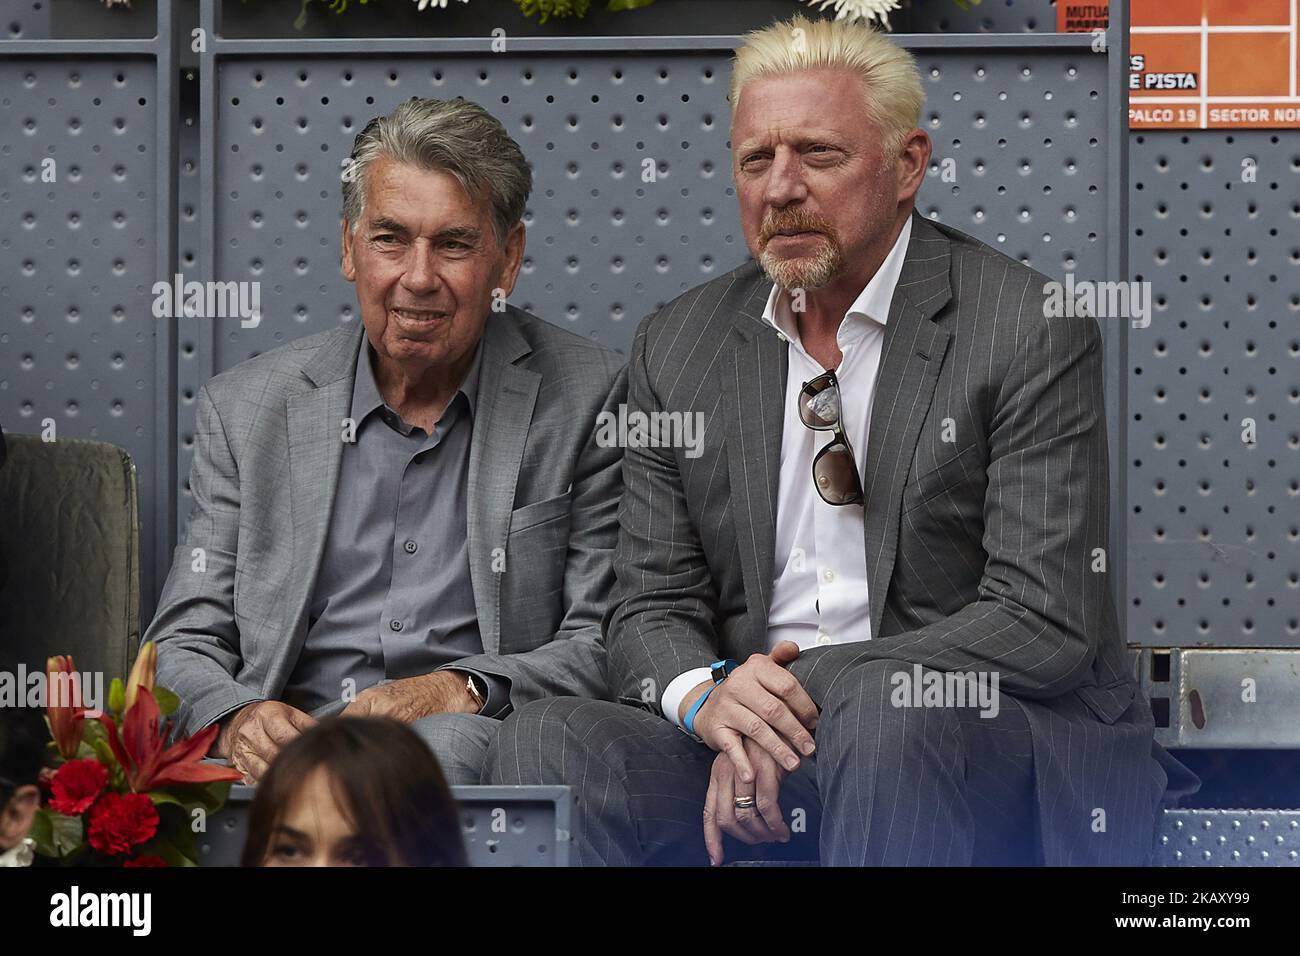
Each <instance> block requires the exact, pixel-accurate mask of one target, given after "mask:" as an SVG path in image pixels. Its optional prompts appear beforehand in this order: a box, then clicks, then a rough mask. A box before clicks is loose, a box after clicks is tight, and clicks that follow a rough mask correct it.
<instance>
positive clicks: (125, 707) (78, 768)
mask: <svg viewBox="0 0 1300 956" xmlns="http://www.w3.org/2000/svg"><path fill="white" fill-rule="evenodd" d="M157 659H158V657H157V650H156V648H155V646H154V644H153V643H152V642H149V643H147V644H145V645H144V646H142V647H141V648H140V653H139V655H138V656H137V658H136V661H135V665H134V666H133V667H132V668H131V674H130V676H129V677H128V678H127V682H126V685H125V686H123V684H122V681H121V680H119V679H117V678H114V679H113V682H112V684H111V685H110V687H109V693H108V711H107V712H106V713H100V714H98V715H96V716H94V717H93V719H92V716H91V715H90V714H89V713H88V712H87V709H86V708H85V707H84V706H83V702H82V698H81V689H80V684H79V682H78V680H77V673H76V670H75V668H74V666H73V662H72V658H71V657H62V656H60V657H51V658H50V659H49V661H48V663H47V665H46V674H47V676H48V678H49V684H48V686H49V687H51V688H53V687H66V688H68V689H69V694H68V695H67V696H68V698H69V699H56V696H57V695H54V694H51V695H50V699H49V700H48V701H47V704H48V706H47V708H46V720H47V723H48V724H49V728H50V737H51V744H50V746H51V748H52V749H54V750H55V751H57V753H58V756H57V760H56V762H57V764H58V766H57V768H55V769H53V770H46V771H45V772H44V773H43V774H42V783H43V785H44V786H45V788H46V790H47V796H46V799H45V805H44V806H42V807H41V809H40V810H39V811H38V812H37V816H36V821H35V823H34V825H33V827H32V837H33V839H34V840H35V842H36V852H37V853H38V854H40V855H42V856H45V857H50V858H52V859H54V860H57V861H58V862H59V863H62V864H67V865H77V866H124V867H137V866H194V865H196V863H197V855H196V853H195V849H194V833H195V832H201V827H200V826H199V825H197V824H198V821H206V819H207V817H208V816H209V815H211V814H212V813H214V812H216V811H217V810H219V809H221V807H222V806H223V805H224V804H225V802H226V796H227V795H228V794H229V792H230V784H231V783H232V782H234V781H237V780H239V779H240V774H239V772H238V771H236V770H232V769H229V768H226V767H220V766H217V765H216V764H205V763H202V762H201V761H202V760H203V757H204V756H205V755H206V754H207V752H208V748H209V747H211V746H212V741H213V739H214V738H215V737H216V735H217V733H218V729H217V727H216V726H215V725H214V726H211V727H208V728H206V729H204V730H201V731H199V733H197V734H194V735H193V736H191V737H187V738H185V739H183V740H179V741H177V742H176V743H174V744H172V745H171V746H168V745H167V737H168V732H169V727H170V723H169V722H168V721H167V720H166V719H165V718H166V717H167V716H169V715H170V714H172V713H173V712H175V710H176V707H177V705H178V704H179V700H178V699H177V697H176V695H175V694H173V693H172V692H171V691H169V690H167V689H166V688H164V687H159V686H155V684H154V672H155V670H156V667H157Z"/></svg>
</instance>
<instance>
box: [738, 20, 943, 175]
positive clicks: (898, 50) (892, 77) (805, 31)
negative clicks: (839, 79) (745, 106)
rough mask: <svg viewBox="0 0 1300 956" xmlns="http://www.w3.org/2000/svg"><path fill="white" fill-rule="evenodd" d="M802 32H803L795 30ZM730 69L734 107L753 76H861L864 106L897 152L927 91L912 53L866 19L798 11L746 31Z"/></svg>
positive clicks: (888, 146)
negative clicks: (830, 72) (812, 16)
mask: <svg viewBox="0 0 1300 956" xmlns="http://www.w3.org/2000/svg"><path fill="white" fill-rule="evenodd" d="M796 31H801V32H796ZM743 39H744V41H745V42H744V44H743V45H742V46H740V47H738V48H737V49H736V51H735V54H736V56H735V59H734V60H733V66H732V71H731V111H732V116H735V113H736V108H737V106H738V105H739V104H740V93H741V90H742V89H744V86H745V84H746V83H748V82H749V81H750V80H754V79H758V78H760V77H768V76H784V75H788V74H791V73H798V72H801V71H804V70H816V69H845V70H852V71H853V72H855V73H857V74H858V75H859V76H860V77H861V78H862V87H863V109H864V112H865V113H866V114H867V116H868V117H869V118H870V119H871V121H872V122H873V123H874V124H875V125H876V127H877V128H878V129H879V130H880V131H881V133H882V135H883V136H884V138H885V145H886V153H887V154H889V155H893V154H895V153H897V152H898V150H899V149H901V148H902V145H903V140H904V139H905V138H906V136H907V134H908V133H910V132H911V131H912V130H913V129H914V128H915V127H916V125H917V123H918V122H919V121H920V118H921V106H922V105H923V104H924V103H925V92H924V91H923V90H922V88H921V74H920V72H919V71H918V70H917V68H916V60H915V59H914V58H913V57H912V54H910V53H908V52H907V51H906V50H904V49H903V48H902V47H900V46H898V45H897V44H896V43H894V42H893V41H892V40H890V39H889V38H888V37H886V36H885V35H884V34H883V33H880V32H879V31H877V30H875V29H873V28H871V27H869V26H867V25H866V24H864V23H848V22H847V21H844V20H809V19H808V18H807V17H804V16H802V15H796V16H794V17H791V18H790V19H789V20H784V21H781V22H778V23H774V24H772V25H771V26H769V27H764V28H763V29H761V30H753V31H751V32H749V33H747V34H745V36H744V38H743Z"/></svg>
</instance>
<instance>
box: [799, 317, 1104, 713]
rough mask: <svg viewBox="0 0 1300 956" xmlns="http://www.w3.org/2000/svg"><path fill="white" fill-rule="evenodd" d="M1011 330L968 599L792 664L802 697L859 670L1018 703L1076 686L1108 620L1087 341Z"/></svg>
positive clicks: (1048, 330)
mask: <svg viewBox="0 0 1300 956" xmlns="http://www.w3.org/2000/svg"><path fill="white" fill-rule="evenodd" d="M1026 320H1027V321H1026ZM1022 322H1024V324H1027V325H1028V326H1029V327H1030V328H1029V332H1028V334H1026V335H1024V336H1023V337H1022V339H1021V341H1020V343H1019V347H1018V348H1017V351H1016V353H1015V355H1014V357H1013V359H1012V360H1011V365H1010V368H1009V370H1008V373H1007V376H1006V378H1005V380H1004V381H1003V383H1002V385H1001V388H1000V390H999V393H998V395H997V398H996V400H995V405H994V410H993V414H992V419H991V423H990V431H989V465H988V485H987V489H986V492H985V498H984V514H983V517H984V533H983V541H982V544H983V550H984V552H985V561H984V568H983V573H982V576H981V580H980V584H979V596H978V599H977V600H975V601H974V602H972V603H970V604H968V605H966V606H965V607H963V608H961V609H960V610H959V611H957V612H956V613H955V614H952V615H951V616H949V617H947V618H944V619H943V620H940V621H936V622H934V623H933V624H929V625H926V626H924V627H921V628H917V629H916V630H913V631H909V632H907V633H903V634H898V635H892V636H889V637H882V638H877V639H874V640H871V641H868V642H865V643H862V644H846V645H840V646H836V647H832V648H825V649H816V650H814V651H812V652H808V653H805V654H804V655H803V656H801V657H800V659H799V660H797V661H795V663H794V664H793V665H791V668H790V669H791V672H792V673H794V674H795V676H796V677H798V678H799V679H800V680H801V681H802V682H803V683H804V684H805V686H807V687H809V689H810V692H811V691H812V689H813V687H812V685H811V684H810V682H815V683H816V684H817V685H818V686H822V687H825V686H829V684H827V683H825V681H827V680H833V679H834V676H835V675H836V674H837V673H838V672H839V671H840V670H842V669H843V667H845V666H848V665H849V664H852V663H855V662H857V661H860V660H871V659H887V660H898V661H902V662H904V663H908V664H920V665H922V666H925V667H930V668H934V669H936V670H940V671H982V672H989V673H996V674H997V675H998V681H999V686H1000V688H1001V689H1002V690H1004V691H1006V692H1008V693H1012V694H1017V695H1020V696H1022V697H1026V698H1030V699H1034V698H1037V699H1047V698H1052V697H1056V696H1059V695H1061V694H1063V693H1066V692H1068V691H1071V690H1074V689H1075V688H1077V687H1079V686H1081V685H1082V684H1083V683H1084V682H1085V680H1086V679H1087V676H1088V673H1089V671H1090V668H1091V667H1092V664H1093V660H1094V658H1095V657H1096V654H1097V648H1098V642H1099V641H1100V640H1101V635H1102V634H1105V633H1111V630H1110V629H1107V628H1105V627H1103V626H1102V625H1103V623H1104V622H1105V621H1106V616H1107V615H1111V614H1113V608H1112V605H1111V603H1110V598H1109V592H1108V590H1107V587H1108V581H1107V579H1108V576H1107V574H1106V573H1103V571H1102V569H1101V567H1100V566H1099V565H1098V554H1097V553H1096V549H1104V548H1105V547H1106V545H1107V522H1108V515H1107V496H1108V475H1107V469H1108V462H1107V447H1106V422H1105V417H1104V407H1105V405H1104V400H1103V390H1102V354H1101V353H1102V350H1101V333H1100V330H1099V329H1098V327H1097V324H1096V321H1095V320H1094V319H1092V318H1091V317H1088V316H1080V317H1077V318H1062V319H1044V318H1043V317H1042V315H1041V314H1038V315H1031V314H1030V313H1029V312H1028V311H1026V312H1025V313H1024V314H1023V315H1022ZM920 520H924V516H922V518H921V519H920ZM813 696H814V699H817V695H816V694H814V695H813Z"/></svg>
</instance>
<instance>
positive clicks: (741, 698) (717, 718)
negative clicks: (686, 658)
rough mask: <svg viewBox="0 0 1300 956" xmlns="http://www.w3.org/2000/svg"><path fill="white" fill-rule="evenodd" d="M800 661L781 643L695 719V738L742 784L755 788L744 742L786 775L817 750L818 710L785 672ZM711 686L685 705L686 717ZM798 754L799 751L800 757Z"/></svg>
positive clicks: (724, 686)
mask: <svg viewBox="0 0 1300 956" xmlns="http://www.w3.org/2000/svg"><path fill="white" fill-rule="evenodd" d="M798 656H799V645H798V644H796V643H794V641H782V642H781V643H780V644H778V645H777V646H776V647H774V648H773V649H772V653H771V654H770V655H769V654H754V655H751V656H750V658H749V660H747V661H745V663H743V664H741V665H740V666H739V667H737V668H736V669H735V670H734V671H732V672H731V676H730V677H728V678H727V679H726V680H724V681H723V682H722V683H721V684H719V685H718V688H717V689H716V690H715V691H714V692H713V693H712V694H710V695H709V699H708V700H706V701H705V702H704V706H702V707H701V708H700V709H699V711H698V712H697V713H696V714H695V733H696V734H698V735H699V736H700V737H702V738H703V739H704V742H705V743H706V744H708V745H709V746H710V747H712V748H713V749H714V750H717V751H719V752H721V753H724V754H726V755H727V756H729V757H730V758H731V762H732V763H733V764H734V765H735V768H736V773H737V775H738V776H739V777H740V780H741V782H742V783H745V784H752V783H753V782H754V767H753V765H752V764H751V763H750V761H749V758H748V757H746V755H745V754H746V751H745V748H744V747H743V746H742V739H743V738H748V739H750V740H753V741H754V742H755V743H756V744H758V745H759V746H760V747H762V748H763V749H764V750H765V751H767V752H768V753H769V754H771V755H772V757H773V758H774V759H775V760H776V761H777V763H779V764H780V765H781V766H783V767H784V768H785V769H786V770H787V771H793V770H795V769H796V768H797V767H798V766H799V754H800V753H802V754H803V755H804V756H806V757H811V756H812V755H813V753H814V752H815V751H816V749H817V746H816V744H815V743H813V737H812V731H813V730H815V729H816V727H817V705H816V704H814V703H813V702H812V698H811V697H809V696H808V692H807V691H806V690H804V689H803V686H802V685H801V684H800V683H799V681H798V680H796V679H795V676H794V675H793V674H791V673H790V672H789V671H788V670H786V666H787V665H788V664H790V663H791V662H792V661H793V660H794V659H795V658H796V657H798ZM708 686H709V684H708V683H707V682H706V683H703V684H700V685H699V686H698V687H696V688H694V689H693V690H692V691H691V692H690V693H689V694H687V695H686V697H685V698H684V699H683V700H682V706H681V714H679V715H678V717H679V719H680V718H681V717H683V716H684V715H685V714H686V712H687V711H688V710H689V709H690V708H691V706H692V705H693V704H694V703H695V701H696V700H697V699H698V698H699V696H700V695H701V694H702V693H704V691H705V690H706V689H707V688H708ZM796 751H798V752H797V753H796Z"/></svg>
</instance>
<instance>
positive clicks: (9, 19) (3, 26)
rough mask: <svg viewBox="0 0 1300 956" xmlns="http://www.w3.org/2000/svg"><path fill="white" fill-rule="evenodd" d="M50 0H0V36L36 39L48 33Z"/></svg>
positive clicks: (16, 38)
mask: <svg viewBox="0 0 1300 956" xmlns="http://www.w3.org/2000/svg"><path fill="white" fill-rule="evenodd" d="M50 2H51V0H0V37H3V38H5V39H9V40H37V39H41V38H45V37H48V36H49V35H50V7H49V5H50Z"/></svg>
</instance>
